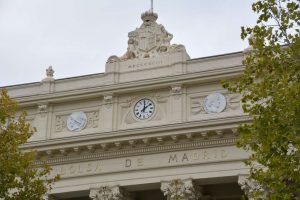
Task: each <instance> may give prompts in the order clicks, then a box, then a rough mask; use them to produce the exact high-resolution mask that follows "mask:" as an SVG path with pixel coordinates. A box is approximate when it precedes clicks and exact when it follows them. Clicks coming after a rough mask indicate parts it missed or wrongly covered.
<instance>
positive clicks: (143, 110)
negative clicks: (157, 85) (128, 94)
mask: <svg viewBox="0 0 300 200" xmlns="http://www.w3.org/2000/svg"><path fill="white" fill-rule="evenodd" d="M143 102H144V108H143V109H142V112H145V109H146V102H145V100H144V101H143Z"/></svg>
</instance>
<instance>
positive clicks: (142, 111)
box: [133, 99, 155, 120]
mask: <svg viewBox="0 0 300 200" xmlns="http://www.w3.org/2000/svg"><path fill="white" fill-rule="evenodd" d="M133 109H134V110H133V113H134V115H135V116H136V117H137V118H138V119H141V120H145V119H148V118H149V117H151V116H152V115H153V113H154V111H155V104H154V103H153V101H151V100H150V99H141V100H139V101H138V102H137V103H136V104H135V106H134V108H133Z"/></svg>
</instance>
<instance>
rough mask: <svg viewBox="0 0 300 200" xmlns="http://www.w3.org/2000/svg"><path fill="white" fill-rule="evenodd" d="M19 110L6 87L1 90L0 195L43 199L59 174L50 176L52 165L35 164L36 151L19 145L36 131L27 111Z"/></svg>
mask: <svg viewBox="0 0 300 200" xmlns="http://www.w3.org/2000/svg"><path fill="white" fill-rule="evenodd" d="M17 113H21V112H20V111H19V110H18V106H17V103H16V102H15V101H13V100H12V99H10V97H9V96H8V94H7V91H6V90H1V91H0V199H4V200H24V199H30V200H41V199H43V197H44V195H45V194H46V193H47V191H48V189H50V188H51V185H52V183H53V182H54V181H55V180H56V179H57V177H54V178H51V177H50V170H51V168H50V167H49V166H47V165H45V164H43V165H41V166H37V165H35V160H36V154H35V152H33V151H27V152H24V151H21V150H20V146H21V145H22V144H24V143H26V142H27V140H28V139H29V138H30V136H31V135H32V134H33V133H34V132H35V129H34V128H31V127H30V125H29V123H27V122H26V113H25V112H22V113H21V114H18V115H17Z"/></svg>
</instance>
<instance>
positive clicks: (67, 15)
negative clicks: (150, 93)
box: [0, 0, 256, 86]
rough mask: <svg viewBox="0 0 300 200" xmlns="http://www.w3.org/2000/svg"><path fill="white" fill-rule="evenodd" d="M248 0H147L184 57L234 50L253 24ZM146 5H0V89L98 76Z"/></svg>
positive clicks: (84, 0)
mask: <svg viewBox="0 0 300 200" xmlns="http://www.w3.org/2000/svg"><path fill="white" fill-rule="evenodd" d="M252 2H253V0H213V1H210V0H154V11H155V12H156V13H158V20H157V21H158V23H160V24H163V25H164V26H165V28H166V30H167V31H168V32H170V33H172V34H173V35H174V38H173V40H172V43H178V44H183V45H185V47H186V49H187V51H188V53H189V55H190V56H191V58H199V57H205V56H212V55H217V54H224V53H230V52H236V51H242V50H243V49H245V48H246V47H247V42H243V41H242V40H241V39H240V27H241V26H243V25H253V24H254V23H255V18H256V16H255V15H254V14H253V12H252V11H251V3H252ZM149 8H150V0H0V86H6V85H14V84H22V83H28V82H39V81H41V80H42V79H43V78H44V77H45V69H46V68H47V67H48V66H49V65H52V66H53V69H54V70H55V74H54V78H55V79H60V78H67V77H72V76H80V75H87V74H93V73H100V72H104V66H105V62H106V60H107V58H108V57H109V56H111V55H118V56H121V55H123V54H124V53H125V51H126V48H127V33H128V32H130V31H132V30H134V29H135V28H136V27H139V26H140V25H141V23H142V21H141V19H140V15H141V13H142V12H144V11H146V10H148V9H149Z"/></svg>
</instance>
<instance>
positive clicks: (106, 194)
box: [90, 186, 131, 200]
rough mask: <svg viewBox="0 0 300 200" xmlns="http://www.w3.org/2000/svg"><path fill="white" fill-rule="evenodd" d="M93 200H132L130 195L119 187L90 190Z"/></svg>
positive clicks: (102, 187)
mask: <svg viewBox="0 0 300 200" xmlns="http://www.w3.org/2000/svg"><path fill="white" fill-rule="evenodd" d="M90 198H91V199H92V200H130V199H131V198H130V195H129V193H128V192H127V191H126V190H124V189H123V188H121V187H119V186H101V187H99V188H93V189H91V190H90Z"/></svg>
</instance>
